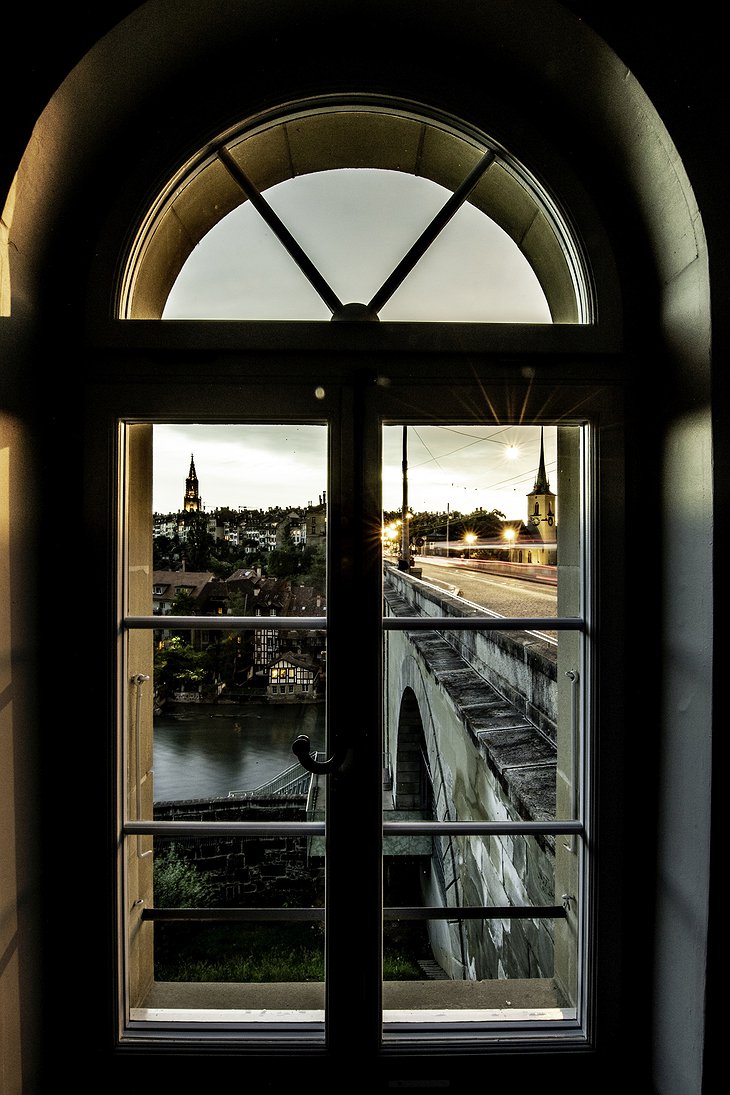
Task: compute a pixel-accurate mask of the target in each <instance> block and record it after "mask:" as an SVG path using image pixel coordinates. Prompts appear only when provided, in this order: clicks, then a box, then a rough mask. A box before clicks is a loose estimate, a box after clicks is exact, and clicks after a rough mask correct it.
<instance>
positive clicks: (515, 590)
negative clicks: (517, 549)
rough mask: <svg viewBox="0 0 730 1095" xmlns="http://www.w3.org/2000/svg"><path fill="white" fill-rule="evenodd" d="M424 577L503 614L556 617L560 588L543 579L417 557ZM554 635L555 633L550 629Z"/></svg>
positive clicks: (417, 565) (465, 561)
mask: <svg viewBox="0 0 730 1095" xmlns="http://www.w3.org/2000/svg"><path fill="white" fill-rule="evenodd" d="M416 568H419V569H420V570H421V573H422V577H423V578H424V580H426V581H428V580H429V579H433V580H434V581H435V582H436V583H437V584H439V583H448V584H450V585H452V586H456V587H457V589H458V592H459V596H460V597H463V598H464V600H466V601H470V602H471V603H472V604H474V605H478V606H479V607H480V608H487V609H489V610H490V611H491V612H496V613H498V614H499V615H500V616H531V617H536V616H555V615H556V614H557V587H556V586H554V585H549V584H547V583H544V582H536V581H527V580H525V579H521V578H506V577H502V576H501V575H498V574H486V573H480V572H479V571H477V570H472V569H470V567H469V563H468V561H467V560H461V559H458V560H457V559H455V560H450V559H436V558H426V557H425V556H417V557H416ZM546 634H549V635H550V636H551V637H554V635H555V633H554V632H547V633H546Z"/></svg>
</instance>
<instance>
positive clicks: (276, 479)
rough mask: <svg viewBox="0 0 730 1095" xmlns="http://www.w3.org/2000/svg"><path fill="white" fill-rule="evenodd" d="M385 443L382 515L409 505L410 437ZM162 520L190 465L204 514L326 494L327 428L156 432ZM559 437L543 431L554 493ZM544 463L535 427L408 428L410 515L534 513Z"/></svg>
mask: <svg viewBox="0 0 730 1095" xmlns="http://www.w3.org/2000/svg"><path fill="white" fill-rule="evenodd" d="M383 432H384V436H383V508H384V509H385V510H394V509H400V508H401V506H402V502H403V429H402V427H401V426H387V427H385V429H384V431H383ZM153 433H154V469H155V471H154V496H153V506H154V510H155V512H157V513H168V512H176V511H177V510H180V509H181V508H182V502H183V495H184V491H185V480H186V478H187V475H188V471H189V469H190V460H191V457H192V458H193V459H194V461H195V471H196V474H197V477H198V489H199V492H200V497H201V499H202V502H203V506H204V508H205V509H206V510H207V511H208V512H211V511H212V510H214V509H216V508H218V507H221V506H229V507H231V508H232V509H238V508H239V507H240V508H245V509H268V507H269V506H278V505H281V506H285V507H289V506H291V507H292V508H300V507H303V506H306V505H308V504H309V503H310V502H311V503H312V504H313V505H316V504H318V502H319V501H320V499H321V497H322V495H323V494H325V493H326V490H327V478H326V443H327V438H326V428H325V427H324V426H309V425H306V426H305V425H301V426H297V425H291V424H289V425H286V426H282V425H278V426H277V425H272V426H260V425H247V426H241V425H235V426H234V425H219V424H216V425H179V424H176V425H156V426H155V427H154V431H153ZM555 433H556V431H555V428H554V427H548V428H546V429H545V431H544V452H545V468H546V471H547V475H548V479H550V480H551V486H552V488H553V490H555V482H554V480H555V478H556V476H555V468H556V458H555V444H556V437H555ZM539 460H540V429H539V427H536V426H484V427H482V426H467V425H464V426H459V425H457V426H454V425H450V426H438V427H436V426H409V427H408V431H407V465H408V507H409V509H410V510H411V511H412V512H415V513H418V512H431V513H445V512H447V510H448V511H449V512H451V513H454V512H456V511H459V512H460V513H472V512H473V511H474V510H475V509H478V508H479V507H482V508H483V509H486V510H492V509H498V510H500V511H501V512H502V513H504V515H505V517H508V518H522V519H524V518H525V516H526V514H527V502H526V495H527V494H528V493H529V491H530V490H531V489H532V487H533V485H534V482H535V476H536V474H537V470H538V466H539Z"/></svg>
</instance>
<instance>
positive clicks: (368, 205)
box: [154, 170, 555, 517]
mask: <svg viewBox="0 0 730 1095" xmlns="http://www.w3.org/2000/svg"><path fill="white" fill-rule="evenodd" d="M448 196H449V194H448V192H447V191H445V190H443V189H442V188H441V187H438V186H436V185H435V184H433V183H431V182H429V181H428V180H425V179H419V178H415V177H413V176H411V175H405V174H401V173H398V172H383V171H362V170H348V171H337V172H326V173H321V174H318V175H311V176H303V177H299V178H295V179H291V180H288V181H287V182H284V183H281V184H279V185H278V186H276V187H272V188H271V189H270V190H268V191H267V192H266V195H265V197H266V200H267V201H268V202H269V204H270V205H271V206H272V208H273V209H274V210H275V211H276V213H277V214H278V216H279V217H280V218H281V220H282V221H283V222H284V223H285V225H286V227H287V228H288V229H289V231H290V232H292V234H293V235H294V236H295V238H296V239H297V241H298V242H299V243H300V244H301V246H302V247H303V248H304V250H305V251H306V252H307V254H308V255H309V257H310V258H311V259H312V261H313V262H314V263H315V265H316V266H317V268H318V269H319V270H320V272H321V273H322V274H323V276H324V277H325V278H326V280H327V281H328V283H329V284H330V286H331V287H332V288H333V289H334V291H335V293H336V294H337V295H338V297H339V298H340V300H342V301H343V302H349V301H360V302H367V301H368V300H370V299H371V298H372V296H373V295H374V294H375V292H376V291H377V290H378V289H379V288H380V286H381V284H382V283H383V282H384V281H385V279H386V278H387V277H388V275H389V274H390V272H391V271H392V269H393V268H394V267H395V265H396V264H397V263H398V261H399V259H400V258H401V257H402V256H403V255H404V254H405V253H406V252H407V251H408V249H409V248H410V246H411V244H412V243H413V242H414V240H415V239H417V238H418V236H419V235H420V233H421V232H422V231H423V229H424V228H425V227H426V226H427V225H428V223H429V222H430V220H431V219H432V217H433V216H434V214H435V213H436V212H437V210H438V209H439V208H440V207H441V205H442V204H443V203H444V202H445V201H446V199H447V198H448ZM353 256H357V261H353ZM329 315H330V313H329V311H328V309H327V308H326V306H325V305H324V304H323V302H322V301H321V300H320V298H319V297H318V295H317V293H316V292H315V291H314V289H313V288H312V287H311V285H310V284H309V282H308V281H307V280H306V278H305V277H304V275H303V274H302V272H301V271H300V270H299V267H298V266H296V264H295V263H294V262H293V260H292V259H291V257H290V256H289V255H288V254H287V253H286V251H285V250H284V249H283V247H282V245H281V244H280V243H279V241H278V240H277V239H276V237H275V236H274V235H273V233H272V232H271V230H270V229H269V228H268V226H267V225H266V224H265V223H264V221H263V220H262V219H261V217H260V216H259V215H258V214H257V213H256V211H255V210H254V209H253V207H252V205H251V203H250V202H244V204H243V205H241V206H239V207H238V209H236V210H234V211H233V212H232V213H230V214H229V215H228V216H227V217H225V218H224V219H223V220H222V221H220V222H219V223H218V224H217V225H216V226H215V227H214V228H213V229H212V231H211V232H209V233H208V234H207V235H206V236H205V237H204V239H203V240H201V242H200V243H199V244H198V245H197V247H196V248H195V249H194V251H193V252H192V254H191V255H190V257H189V259H188V261H187V263H186V264H185V266H184V267H183V269H182V271H181V273H180V275H179V277H178V279H177V281H176V283H175V285H174V286H173V289H172V291H171V293H170V296H169V298H168V302H167V306H166V309H165V313H164V317H163V318H165V319H183V318H184V319H277V318H286V319H310V320H311V319H322V320H329ZM380 315H381V318H382V319H383V320H389V319H390V320H414V321H415V320H418V321H424V320H425V321H428V320H431V321H434V320H452V321H482V322H485V321H487V322H488V321H490V320H492V321H499V322H532V323H546V322H549V318H550V317H549V313H548V310H547V305H546V303H545V299H544V296H543V294H542V291H541V289H540V287H539V284H538V282H537V279H536V278H535V276H534V274H533V272H532V270H531V269H530V267H529V266H528V265H527V263H526V261H525V260H524V258H523V257H522V255H521V253H520V252H519V250H518V249H517V247H516V246H515V245H514V244H513V242H512V241H511V240H510V239H509V238H508V237H507V236H506V234H505V233H504V232H503V231H502V230H501V229H500V228H498V227H497V226H496V225H495V224H494V222H492V221H491V220H489V218H487V217H485V216H484V215H483V214H481V213H480V212H478V211H477V210H475V209H474V208H473V207H472V206H470V205H468V204H466V205H464V206H462V208H461V209H460V210H459V212H458V213H457V214H456V216H455V217H454V218H453V219H452V220H451V221H450V222H449V224H448V225H447V226H446V228H445V229H444V231H443V232H442V233H441V235H440V236H439V237H438V239H437V240H436V241H435V243H434V244H433V245H432V246H431V248H429V250H428V252H427V253H426V254H425V255H424V256H423V258H422V259H421V260H420V261H419V263H418V264H417V265H416V267H415V268H414V269H413V270H412V271H411V273H410V274H409V275H408V277H407V278H406V279H405V281H404V282H403V284H402V285H401V286H400V288H399V289H398V290H397V291H396V292H395V293H394V295H393V296H392V297H391V299H390V301H389V302H388V303H387V304H386V305H385V307H384V308H383V310H382V311H381V313H380ZM539 435H540V431H539V429H536V428H533V427H527V426H520V427H517V426H489V427H487V426H484V427H474V426H449V427H438V428H436V427H424V426H418V427H409V430H408V469H409V475H408V502H409V507H410V508H411V509H412V510H414V511H419V510H430V511H432V512H445V511H446V510H447V508H448V509H449V510H450V511H451V512H453V511H455V510H459V511H460V512H462V513H469V512H471V511H472V510H474V509H476V508H477V507H479V506H481V507H483V508H485V509H500V510H502V511H503V512H504V513H505V515H506V516H507V517H524V516H525V513H526V509H525V507H526V503H525V496H526V494H527V493H528V492H529V490H530V489H531V488H532V485H533V483H534V480H535V474H536V471H537V467H538V460H539ZM154 436H155V449H154V468H155V474H154V508H155V511H156V512H158V513H166V512H173V511H177V510H178V509H180V508H181V505H182V498H183V493H184V490H185V479H186V477H187V474H188V469H189V467H190V459H191V456H192V457H193V458H194V460H195V468H196V472H197V475H198V480H199V487H200V494H201V497H202V500H203V504H204V506H205V509H206V510H208V511H210V510H213V509H215V508H216V507H218V506H231V507H234V508H238V507H245V508H252V509H253V508H266V507H268V506H270V505H285V506H289V505H291V506H296V507H300V506H304V505H306V504H307V503H309V502H312V503H315V504H316V503H317V502H318V501H319V499H320V497H321V495H322V494H323V493H324V492H325V491H326V489H327V473H326V466H325V463H326V462H325V452H326V431H325V428H324V427H321V426H304V425H302V426H296V425H287V426H281V425H275V424H274V425H272V426H268V427H263V426H252V425H248V426H239V425H230V426H221V425H214V426H213V425H166V426H155V430H154ZM554 450H555V438H554V431H552V430H548V431H546V433H545V459H546V468H547V471H548V476H550V475H551V472H552V471H553V470H554V466H555V464H554V461H555V451H554ZM401 468H402V429H401V427H390V428H387V429H386V430H385V436H384V464H383V505H384V508H385V509H398V508H399V507H400V505H401V502H402V470H401Z"/></svg>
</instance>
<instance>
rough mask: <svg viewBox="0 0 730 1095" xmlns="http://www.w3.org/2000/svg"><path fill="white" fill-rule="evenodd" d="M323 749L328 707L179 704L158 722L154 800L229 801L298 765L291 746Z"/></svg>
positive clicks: (154, 763) (157, 720)
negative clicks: (300, 743)
mask: <svg viewBox="0 0 730 1095" xmlns="http://www.w3.org/2000/svg"><path fill="white" fill-rule="evenodd" d="M299 734H306V735H307V737H308V738H309V740H310V743H311V749H312V751H314V750H318V749H319V750H321V749H324V747H325V719H324V704H322V703H308V704H298V703H297V704H295V703H292V704H288V703H287V704H273V703H266V702H265V701H264V702H260V703H259V702H252V703H246V704H241V705H240V706H238V705H235V706H234V705H225V706H223V705H220V706H219V705H207V704H205V705H204V704H178V705H176V706H175V708H174V709H172V708H170V709H168V708H166V709H165V712H164V714H161V715H156V716H155V722H154V759H153V768H154V799H155V802H169V801H175V800H178V799H191V798H216V797H219V796H223V797H225V796H226V795H227V794H228V792H229V791H244V790H245V791H248V790H253V789H254V788H256V787H259V786H260V785H261V784H262V783H266V782H267V781H268V780H270V779H273V778H274V777H275V776H278V775H279V773H280V772H283V771H284V769H285V768H289V767H290V766H291V765H292V764H296V763H298V762H297V758H296V757H295V756H294V754H293V753H292V749H291V747H292V742H293V741H294V739H295V738H296V737H297V736H298V735H299Z"/></svg>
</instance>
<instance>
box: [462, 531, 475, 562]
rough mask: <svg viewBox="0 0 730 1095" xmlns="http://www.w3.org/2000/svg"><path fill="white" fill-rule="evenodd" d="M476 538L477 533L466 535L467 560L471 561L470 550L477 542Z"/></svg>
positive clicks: (467, 533)
mask: <svg viewBox="0 0 730 1095" xmlns="http://www.w3.org/2000/svg"><path fill="white" fill-rule="evenodd" d="M476 538H477V534H476V532H465V533H464V543H465V544H466V557H467V559H471V555H470V554H469V552H470V549H471V545H472V544H473V543H475V542H476Z"/></svg>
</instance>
